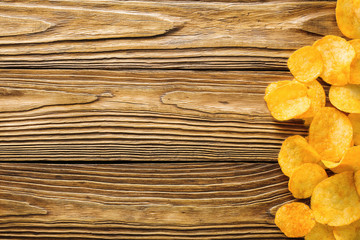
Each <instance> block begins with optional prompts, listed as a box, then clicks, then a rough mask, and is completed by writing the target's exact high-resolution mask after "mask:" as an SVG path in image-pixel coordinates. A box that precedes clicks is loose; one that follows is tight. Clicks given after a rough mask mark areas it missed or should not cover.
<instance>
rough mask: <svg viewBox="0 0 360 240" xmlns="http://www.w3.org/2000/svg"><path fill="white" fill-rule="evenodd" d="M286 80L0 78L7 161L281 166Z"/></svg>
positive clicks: (198, 75) (259, 75)
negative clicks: (280, 98)
mask: <svg viewBox="0 0 360 240" xmlns="http://www.w3.org/2000/svg"><path fill="white" fill-rule="evenodd" d="M285 79H291V76H290V74H289V73H283V72H241V71H240V72H217V71H212V72H211V71H206V72H200V71H195V72H193V71H99V70H96V71H94V70H92V71H90V70H81V71H79V70H0V123H1V124H0V161H40V160H41V161H244V160H245V161H276V158H277V154H278V151H279V148H280V144H281V142H282V141H283V140H284V139H285V138H286V137H287V136H289V135H294V134H302V135H306V134H307V129H306V128H305V127H304V126H303V125H302V122H301V121H290V122H276V121H274V120H273V119H272V117H271V116H270V114H269V112H268V110H267V108H266V105H265V103H264V100H263V95H264V90H265V87H266V86H267V84H269V83H270V82H273V81H278V80H285Z"/></svg>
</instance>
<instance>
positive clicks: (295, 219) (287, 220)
mask: <svg viewBox="0 0 360 240" xmlns="http://www.w3.org/2000/svg"><path fill="white" fill-rule="evenodd" d="M275 224H276V225H277V226H278V227H279V228H280V230H281V231H282V232H283V233H284V234H285V235H286V236H287V237H304V236H305V235H306V234H308V233H309V232H310V231H311V229H312V228H313V227H314V226H315V220H314V215H313V213H312V211H311V209H310V208H309V207H308V206H307V205H306V204H304V203H300V202H293V203H288V204H285V205H283V206H281V207H280V208H279V209H278V210H277V212H276V215H275Z"/></svg>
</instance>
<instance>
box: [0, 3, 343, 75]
mask: <svg viewBox="0 0 360 240" xmlns="http://www.w3.org/2000/svg"><path fill="white" fill-rule="evenodd" d="M334 9H335V2H333V1H332V2H329V1H315V2H312V1H300V0H299V1H286V2H284V1H281V2H279V1H270V2H196V1H186V2H183V1H181V2H177V1H168V2H161V4H159V2H158V1H152V2H151V1H91V0H86V1H80V0H68V1H45V0H35V1H34V0H19V1H16V3H15V2H14V1H12V0H7V1H1V2H0V20H1V21H2V22H5V23H7V24H3V25H2V26H0V30H1V31H0V32H1V34H0V35H1V38H0V46H1V47H0V57H1V62H0V67H2V68H9V67H11V68H79V69H83V68H86V69H89V68H94V69H124V68H136V69H139V68H151V69H213V70H214V69H273V70H274V69H275V70H284V69H286V59H287V57H288V56H289V54H290V53H291V52H292V51H293V50H294V49H297V48H299V47H301V46H304V45H307V44H312V43H313V42H314V41H315V40H317V39H318V38H320V37H321V36H323V35H326V34H336V35H341V33H340V32H339V30H338V28H337V26H336V21H335V16H334V12H335V11H334ZM14 26H17V27H14Z"/></svg>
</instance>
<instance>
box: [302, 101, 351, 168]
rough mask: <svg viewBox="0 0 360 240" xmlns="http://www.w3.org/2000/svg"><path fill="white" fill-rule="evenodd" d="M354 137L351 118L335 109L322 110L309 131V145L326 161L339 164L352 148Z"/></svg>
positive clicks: (326, 108)
mask: <svg viewBox="0 0 360 240" xmlns="http://www.w3.org/2000/svg"><path fill="white" fill-rule="evenodd" d="M352 137H353V129H352V125H351V122H350V120H349V118H348V117H347V116H346V115H345V114H343V113H342V112H340V111H338V110H337V109H335V108H333V107H324V108H322V109H320V111H318V112H317V113H316V115H315V117H314V119H313V121H312V122H311V125H310V129H309V144H310V145H311V146H313V148H314V149H315V151H316V152H317V153H319V154H320V156H321V160H325V161H331V162H339V161H340V159H341V158H342V157H343V156H344V154H345V152H346V151H347V149H348V148H350V147H351V143H352Z"/></svg>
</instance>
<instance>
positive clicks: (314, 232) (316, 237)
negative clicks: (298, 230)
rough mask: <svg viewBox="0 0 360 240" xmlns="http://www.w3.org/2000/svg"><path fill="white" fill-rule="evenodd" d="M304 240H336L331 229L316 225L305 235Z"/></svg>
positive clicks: (319, 224) (326, 226)
mask: <svg viewBox="0 0 360 240" xmlns="http://www.w3.org/2000/svg"><path fill="white" fill-rule="evenodd" d="M305 240H336V239H335V237H334V234H333V229H332V227H330V226H328V225H324V224H321V223H318V222H317V223H316V224H315V226H314V227H313V229H311V232H310V233H308V234H306V235H305Z"/></svg>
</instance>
